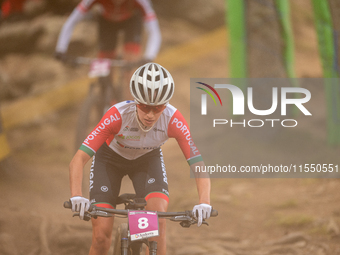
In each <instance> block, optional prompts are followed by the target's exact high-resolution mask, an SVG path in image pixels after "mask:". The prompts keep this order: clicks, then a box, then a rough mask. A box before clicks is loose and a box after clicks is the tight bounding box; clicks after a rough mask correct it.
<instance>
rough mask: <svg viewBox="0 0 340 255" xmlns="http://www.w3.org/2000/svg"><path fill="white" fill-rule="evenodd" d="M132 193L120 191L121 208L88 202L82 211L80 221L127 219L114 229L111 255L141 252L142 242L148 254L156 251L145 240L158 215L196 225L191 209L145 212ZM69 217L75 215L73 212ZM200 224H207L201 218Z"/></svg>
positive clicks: (68, 204)
mask: <svg viewBox="0 0 340 255" xmlns="http://www.w3.org/2000/svg"><path fill="white" fill-rule="evenodd" d="M135 196H136V195H135V194H127V193H126V194H122V195H120V196H119V197H118V203H117V205H118V204H124V205H125V210H119V209H108V208H102V207H96V206H93V205H91V207H90V209H89V211H88V212H85V216H84V220H87V221H88V220H90V219H91V218H97V217H113V216H114V215H121V216H125V217H127V218H128V223H121V224H120V226H119V227H118V228H117V231H116V235H115V240H114V250H113V255H139V254H142V247H143V244H144V245H146V246H147V247H149V255H156V254H157V242H155V241H149V240H148V239H149V238H150V237H153V236H157V235H158V218H166V219H170V220H171V221H174V222H179V224H180V225H181V226H182V227H184V228H189V227H190V226H191V225H194V224H197V219H196V218H195V217H194V216H193V214H192V211H191V210H187V211H184V212H154V211H145V210H144V208H145V206H146V200H145V199H144V198H136V197H135ZM64 207H65V208H71V207H72V205H71V202H70V201H66V202H64ZM217 215H218V212H217V211H216V210H212V211H211V216H212V217H216V216H217ZM73 216H79V213H75V214H74V215H73ZM202 224H204V225H209V224H208V222H206V221H205V220H203V222H202Z"/></svg>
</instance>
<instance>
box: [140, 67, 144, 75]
mask: <svg viewBox="0 0 340 255" xmlns="http://www.w3.org/2000/svg"><path fill="white" fill-rule="evenodd" d="M144 69H145V66H143V68H141V69H140V71H139V76H143V73H144Z"/></svg>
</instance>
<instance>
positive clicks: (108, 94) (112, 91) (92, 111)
mask: <svg viewBox="0 0 340 255" xmlns="http://www.w3.org/2000/svg"><path fill="white" fill-rule="evenodd" d="M63 61H64V62H65V63H67V64H70V65H73V66H77V65H88V66H89V67H90V71H89V72H88V77H90V78H91V83H90V85H89V91H88V93H87V96H86V98H85V100H84V102H83V104H82V106H81V108H80V111H79V115H78V121H77V126H76V139H75V150H78V148H79V147H80V145H81V144H82V142H83V141H84V140H85V138H86V136H87V135H88V134H89V133H90V132H91V131H92V129H93V128H94V127H95V126H96V125H97V123H98V122H99V121H100V119H101V117H102V116H103V115H104V113H105V112H106V111H107V110H108V109H109V108H110V107H111V106H112V105H113V104H115V103H118V102H121V101H123V99H124V94H125V92H126V90H127V89H128V84H125V79H124V78H125V77H126V74H127V73H128V72H129V71H131V70H132V68H133V67H136V66H138V65H139V64H140V63H142V62H141V61H138V62H128V61H125V60H120V59H113V60H112V59H105V58H86V57H71V56H66V57H65V58H64V59H63Z"/></svg>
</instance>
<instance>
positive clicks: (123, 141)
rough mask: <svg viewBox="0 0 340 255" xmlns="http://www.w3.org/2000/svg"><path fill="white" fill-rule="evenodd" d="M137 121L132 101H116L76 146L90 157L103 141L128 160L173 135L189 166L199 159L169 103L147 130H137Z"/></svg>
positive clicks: (156, 146)
mask: <svg viewBox="0 0 340 255" xmlns="http://www.w3.org/2000/svg"><path fill="white" fill-rule="evenodd" d="M137 121H138V120H137V119H136V103H135V102H134V101H125V102H121V103H118V104H116V105H114V106H112V107H111V108H110V109H109V110H108V111H107V112H106V113H105V115H104V116H103V118H102V119H101V121H100V122H99V124H98V125H97V126H96V127H95V128H94V129H93V131H92V132H91V133H90V134H89V135H88V136H87V138H86V139H85V141H84V142H83V144H82V145H81V147H80V149H81V150H83V151H85V152H86V153H87V154H89V155H90V156H93V155H94V154H95V153H96V151H97V150H98V149H99V147H100V146H101V145H102V144H103V143H105V142H106V143H107V145H108V146H109V147H110V148H111V149H112V150H113V151H115V152H116V153H118V154H119V155H120V156H122V157H124V158H126V159H129V160H132V159H136V158H138V157H140V156H142V155H144V154H146V153H148V152H150V151H152V150H154V149H157V148H160V147H161V146H162V145H163V144H164V143H165V142H166V141H167V140H168V139H169V138H175V139H176V140H177V142H178V144H179V146H180V148H181V150H182V152H183V154H184V156H185V158H186V159H187V161H188V163H189V164H190V165H191V164H193V163H196V162H199V161H202V157H201V154H200V152H199V151H198V149H197V147H196V145H195V144H194V142H193V140H192V139H191V135H190V130H189V126H188V124H187V122H186V120H185V119H184V117H183V115H182V114H181V113H180V112H179V111H178V110H177V109H176V108H175V107H173V106H172V105H170V104H168V105H167V106H166V108H165V109H164V111H163V112H162V114H161V115H160V117H159V119H158V120H157V122H156V123H155V124H154V126H153V127H152V129H151V130H150V131H148V132H145V131H143V130H141V129H140V127H139V124H138V122H137Z"/></svg>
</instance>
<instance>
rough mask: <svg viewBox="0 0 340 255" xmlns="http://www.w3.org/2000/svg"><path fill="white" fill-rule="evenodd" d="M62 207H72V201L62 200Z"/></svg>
mask: <svg viewBox="0 0 340 255" xmlns="http://www.w3.org/2000/svg"><path fill="white" fill-rule="evenodd" d="M64 207H65V208H68V209H72V203H71V202H70V201H65V202H64Z"/></svg>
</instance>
